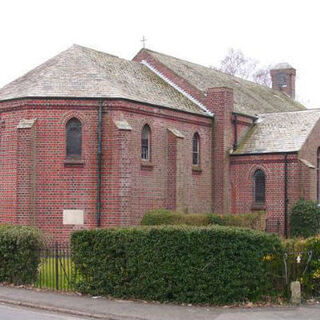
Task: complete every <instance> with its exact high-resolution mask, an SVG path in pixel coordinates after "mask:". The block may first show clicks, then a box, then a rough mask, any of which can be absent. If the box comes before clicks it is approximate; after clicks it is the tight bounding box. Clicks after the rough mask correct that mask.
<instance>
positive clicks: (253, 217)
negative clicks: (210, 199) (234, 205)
mask: <svg viewBox="0 0 320 320" xmlns="http://www.w3.org/2000/svg"><path fill="white" fill-rule="evenodd" d="M264 220H265V214H264V212H254V213H245V214H225V215H217V214H189V213H188V214H185V213H178V212H173V211H170V210H164V209H158V210H153V211H149V212H147V213H146V214H145V215H144V217H143V219H142V221H141V224H142V225H149V226H152V225H183V224H185V225H193V226H208V225H211V224H217V225H221V226H234V227H245V228H251V229H257V230H264V229H265V225H264Z"/></svg>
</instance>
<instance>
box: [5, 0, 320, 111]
mask: <svg viewBox="0 0 320 320" xmlns="http://www.w3.org/2000/svg"><path fill="white" fill-rule="evenodd" d="M317 2H318V3H319V1H317V0H305V1H296V0H259V1H258V0H241V1H240V0H219V1H215V0H211V1H205V0H192V1H188V0H184V1H179V0H169V1H167V0H159V1H152V0H141V1H140V0H131V1H129V0H128V1H124V0H123V1H121V0H115V1H114V0H104V1H103V0H88V1H82V0H63V1H61V0H54V1H48V0H42V1H38V0H27V1H18V0H1V1H0V12H1V17H0V30H1V36H0V43H1V50H0V87H2V86H4V85H5V84H7V83H8V82H10V81H12V80H14V79H16V78H17V77H19V76H21V75H23V74H24V73H26V72H27V71H29V70H31V69H33V68H34V67H36V66H37V65H39V64H41V63H42V62H44V61H46V60H48V59H49V58H51V57H53V56H55V55H56V54H58V53H59V52H61V51H63V50H65V49H67V48H68V47H70V46H71V45H72V44H73V43H77V44H80V45H83V46H88V47H91V48H94V49H97V50H101V51H105V52H108V53H111V54H115V55H117V56H119V57H122V58H126V59H131V58H132V57H133V56H134V55H135V53H136V52H138V51H139V50H140V49H141V46H142V43H141V41H140V40H141V38H142V36H143V35H144V36H145V37H146V38H147V43H146V46H147V48H149V49H152V50H156V51H160V52H162V53H166V54H170V55H173V56H176V57H179V58H183V59H186V60H189V61H192V62H196V63H200V64H203V65H205V66H210V65H213V66H217V65H219V62H220V60H221V59H222V58H223V57H224V56H225V55H226V53H227V51H228V49H229V48H235V49H240V50H242V51H243V52H244V54H245V55H247V56H249V57H251V58H255V59H257V60H259V61H260V62H261V63H262V65H269V64H276V63H278V62H288V63H290V64H291V65H292V66H293V67H295V68H296V69H297V77H298V79H297V83H296V89H297V96H298V97H297V98H298V100H301V101H302V102H303V103H304V104H305V105H306V106H308V107H319V108H320V92H319V85H320V84H319V79H318V78H319V76H318V73H319V72H320V59H319V57H320V46H319V42H320V39H319V33H320V32H319V31H320V18H319V12H320V9H319V7H318V5H317Z"/></svg>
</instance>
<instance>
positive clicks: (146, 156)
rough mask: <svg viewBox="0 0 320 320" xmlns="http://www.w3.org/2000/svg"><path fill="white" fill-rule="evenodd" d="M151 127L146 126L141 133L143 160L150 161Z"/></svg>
mask: <svg viewBox="0 0 320 320" xmlns="http://www.w3.org/2000/svg"><path fill="white" fill-rule="evenodd" d="M150 132H151V130H150V127H149V126H148V125H147V124H146V125H145V126H144V127H143V128H142V132H141V159H142V160H147V161H150Z"/></svg>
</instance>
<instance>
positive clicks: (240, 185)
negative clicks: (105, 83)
mask: <svg viewBox="0 0 320 320" xmlns="http://www.w3.org/2000/svg"><path fill="white" fill-rule="evenodd" d="M287 157H288V158H287V162H288V171H287V172H288V178H287V181H288V200H289V203H288V211H289V210H290V207H291V206H292V204H293V203H295V202H296V201H297V200H298V199H299V196H300V188H299V182H300V176H299V168H300V163H299V161H298V157H297V154H288V156H287ZM257 169H261V170H263V171H264V173H265V176H266V182H265V183H266V185H265V188H266V189H265V190H266V194H265V197H266V202H265V206H263V207H257V206H255V203H254V180H253V175H254V172H255V171H256V170H257ZM284 181H285V155H284V154H265V155H247V156H245V155H244V156H232V159H231V183H232V212H233V213H241V212H242V213H245V212H252V211H255V210H265V211H266V214H267V219H268V220H269V222H270V224H271V226H272V227H273V228H271V230H270V231H274V232H276V231H277V230H276V228H277V221H278V220H279V222H280V231H281V232H282V233H283V231H284V212H285V209H284V208H285V192H284V191H285V189H284V188H285V182H284Z"/></svg>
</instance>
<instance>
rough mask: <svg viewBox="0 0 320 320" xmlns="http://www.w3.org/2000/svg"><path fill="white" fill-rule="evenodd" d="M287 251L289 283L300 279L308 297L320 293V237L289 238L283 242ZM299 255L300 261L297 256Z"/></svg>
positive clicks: (303, 291)
mask: <svg viewBox="0 0 320 320" xmlns="http://www.w3.org/2000/svg"><path fill="white" fill-rule="evenodd" d="M283 247H284V251H285V252H287V254H288V255H287V258H286V262H287V270H288V283H290V282H291V281H296V280H298V281H300V282H301V285H302V293H303V295H304V296H305V297H306V298H308V297H310V296H317V297H318V296H319V295H320V237H311V238H308V239H289V240H286V241H284V242H283ZM298 256H299V259H300V261H299V263H298V262H297V257H298Z"/></svg>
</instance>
